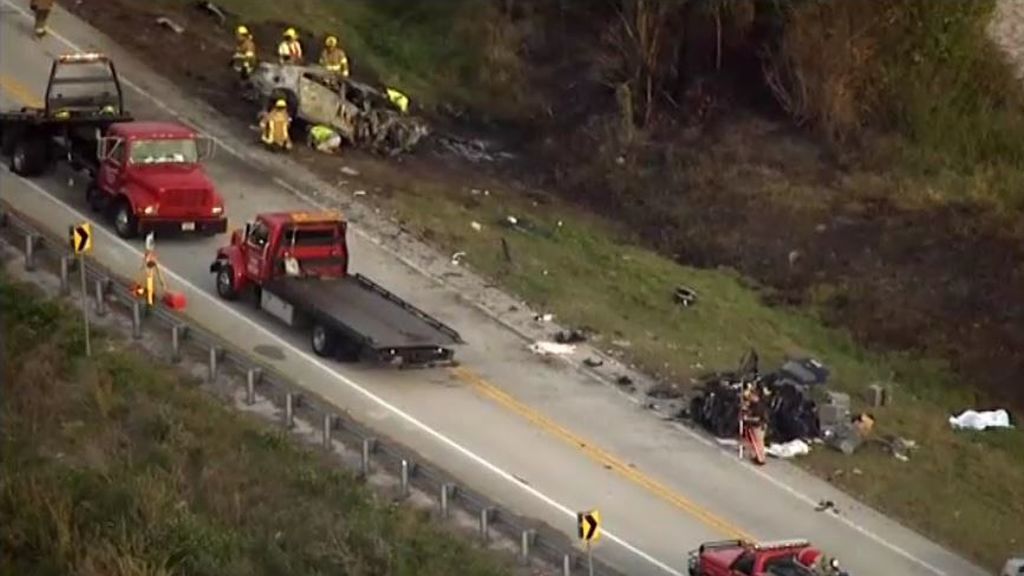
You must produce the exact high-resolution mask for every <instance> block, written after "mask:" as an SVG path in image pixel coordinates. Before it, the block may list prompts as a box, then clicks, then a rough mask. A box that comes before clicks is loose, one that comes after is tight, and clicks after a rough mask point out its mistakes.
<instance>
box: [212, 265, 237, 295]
mask: <svg viewBox="0 0 1024 576" xmlns="http://www.w3.org/2000/svg"><path fill="white" fill-rule="evenodd" d="M217 295H218V296H220V297H221V298H223V299H225V300H234V299H235V298H238V288H237V287H235V269H234V268H232V266H231V265H230V264H221V266H220V269H219V270H217Z"/></svg>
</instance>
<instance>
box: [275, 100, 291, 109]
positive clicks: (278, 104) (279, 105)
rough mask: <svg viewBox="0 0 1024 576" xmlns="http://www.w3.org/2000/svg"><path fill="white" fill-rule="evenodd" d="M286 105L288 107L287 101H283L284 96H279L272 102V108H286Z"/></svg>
mask: <svg viewBox="0 0 1024 576" xmlns="http://www.w3.org/2000/svg"><path fill="white" fill-rule="evenodd" d="M287 107H288V103H287V102H285V101H284V98H280V99H278V101H277V102H274V108H287Z"/></svg>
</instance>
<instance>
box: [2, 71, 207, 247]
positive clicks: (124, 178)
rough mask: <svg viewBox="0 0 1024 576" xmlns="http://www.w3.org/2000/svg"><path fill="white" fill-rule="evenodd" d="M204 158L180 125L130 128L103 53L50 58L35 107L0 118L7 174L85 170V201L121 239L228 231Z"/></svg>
mask: <svg viewBox="0 0 1024 576" xmlns="http://www.w3.org/2000/svg"><path fill="white" fill-rule="evenodd" d="M212 150H213V148H212V146H210V142H209V140H207V139H204V138H201V137H199V135H198V134H196V133H195V132H194V131H193V130H191V129H189V128H187V127H185V126H182V125H180V124H176V123H171V122H136V121H134V119H133V118H132V117H131V115H130V114H128V113H127V112H126V111H125V108H124V94H123V91H122V89H121V82H120V79H119V78H118V75H117V70H116V69H115V67H114V63H113V62H112V61H111V60H110V59H109V58H107V57H106V56H104V55H102V54H94V53H92V54H69V55H64V56H60V57H58V58H56V59H55V60H54V61H53V64H52V66H51V68H50V76H49V80H48V82H47V85H46V94H45V97H44V99H43V105H42V107H24V108H21V109H20V110H15V111H6V112H0V151H2V152H3V153H4V154H5V155H8V156H10V164H11V170H12V171H13V172H15V173H16V174H18V175H20V176H24V177H34V176H40V175H42V174H45V173H46V172H47V170H48V169H49V168H51V167H52V166H53V165H54V164H55V163H56V162H57V161H58V160H66V161H68V163H69V164H70V165H71V167H72V168H75V169H79V170H82V169H84V170H86V171H87V172H88V173H89V175H90V180H91V183H90V184H89V186H88V188H87V190H86V201H87V202H88V204H89V206H90V207H91V208H92V209H93V210H96V211H98V212H103V213H105V214H107V215H109V216H110V217H111V218H112V219H113V221H114V228H115V230H116V231H117V233H118V234H119V235H120V236H122V237H125V238H130V237H133V236H136V235H137V234H139V233H144V232H148V231H159V232H169V231H176V232H177V231H180V232H199V233H205V234H209V235H212V234H217V233H223V232H226V231H227V218H226V216H225V214H224V202H223V200H222V199H221V197H220V195H219V194H217V191H216V189H215V187H214V186H213V184H212V183H211V182H210V180H209V178H207V177H206V174H205V172H204V170H203V167H202V163H201V162H202V160H203V159H204V158H206V157H208V156H209V154H210V152H212Z"/></svg>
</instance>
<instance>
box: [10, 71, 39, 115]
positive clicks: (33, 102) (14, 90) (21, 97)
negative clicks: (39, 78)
mask: <svg viewBox="0 0 1024 576" xmlns="http://www.w3.org/2000/svg"><path fill="white" fill-rule="evenodd" d="M0 88H2V89H3V91H4V92H7V93H8V94H10V95H11V96H12V97H13V98H14V99H15V100H17V101H18V103H19V104H21V105H22V106H33V107H40V106H42V105H43V101H42V100H40V99H39V96H37V95H36V94H33V93H32V90H31V89H29V87H28V86H25V85H24V84H22V83H21V82H18V81H17V80H15V79H14V78H12V77H10V76H8V75H6V74H0Z"/></svg>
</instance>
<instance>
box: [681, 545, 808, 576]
mask: <svg viewBox="0 0 1024 576" xmlns="http://www.w3.org/2000/svg"><path fill="white" fill-rule="evenodd" d="M808 548H812V546H811V544H810V542H808V541H806V540H799V539H797V540H780V541H776V542H761V543H752V542H746V541H743V540H723V541H719V542H708V543H705V544H702V545H701V546H700V548H698V549H697V550H694V551H692V552H690V557H689V572H690V576H813V574H814V573H813V572H811V570H809V569H807V568H805V567H803V566H802V565H800V564H799V563H797V562H796V556H797V554H799V553H800V552H802V551H804V550H806V549H808Z"/></svg>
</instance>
